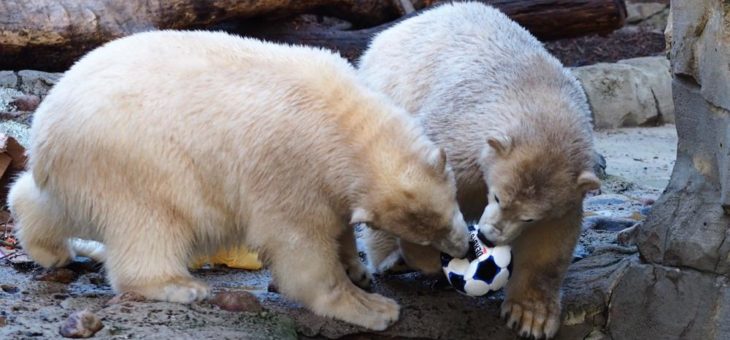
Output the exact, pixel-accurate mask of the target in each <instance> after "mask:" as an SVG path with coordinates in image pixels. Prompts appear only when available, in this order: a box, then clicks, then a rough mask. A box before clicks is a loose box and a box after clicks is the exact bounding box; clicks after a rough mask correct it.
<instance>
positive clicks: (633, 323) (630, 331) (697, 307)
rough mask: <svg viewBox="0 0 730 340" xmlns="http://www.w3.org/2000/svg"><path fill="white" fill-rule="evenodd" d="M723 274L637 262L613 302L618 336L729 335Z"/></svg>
mask: <svg viewBox="0 0 730 340" xmlns="http://www.w3.org/2000/svg"><path fill="white" fill-rule="evenodd" d="M729 292H730V290H728V279H727V278H726V277H724V276H718V275H714V274H707V273H702V272H698V271H694V270H686V269H679V268H671V267H659V266H653V265H645V264H638V263H635V264H633V265H632V266H631V267H629V269H628V270H627V271H626V273H625V274H624V275H623V276H622V279H621V281H620V282H619V283H618V285H617V286H616V288H615V290H614V291H613V296H614V297H613V299H612V301H611V304H610V305H609V315H610V318H609V324H608V326H607V328H608V330H609V333H610V335H611V336H612V337H613V338H614V339H718V340H719V339H727V338H728V335H729V334H730V326H728V322H727V321H728V320H730V295H729V294H728V293H729Z"/></svg>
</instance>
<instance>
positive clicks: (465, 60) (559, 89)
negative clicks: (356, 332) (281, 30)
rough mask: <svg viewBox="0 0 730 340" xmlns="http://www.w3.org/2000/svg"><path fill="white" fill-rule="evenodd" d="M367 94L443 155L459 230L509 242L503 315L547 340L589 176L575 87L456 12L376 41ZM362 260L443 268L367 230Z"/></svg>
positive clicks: (530, 45)
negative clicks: (475, 229)
mask: <svg viewBox="0 0 730 340" xmlns="http://www.w3.org/2000/svg"><path fill="white" fill-rule="evenodd" d="M359 74H360V76H361V77H362V78H363V79H365V80H366V81H367V82H368V84H369V85H370V86H372V87H373V88H374V89H376V90H378V91H382V92H384V93H386V94H388V95H389V96H390V97H391V98H393V99H394V100H395V101H396V102H397V103H398V104H400V105H402V106H403V107H404V108H406V109H407V110H408V111H409V112H411V113H412V114H413V115H415V116H417V117H418V118H419V119H420V120H421V122H422V125H423V126H424V128H425V129H426V133H427V134H428V136H429V137H430V138H431V139H432V140H433V141H434V142H435V143H436V144H437V145H439V146H441V147H443V148H444V149H445V150H446V153H447V155H448V159H449V163H450V164H451V165H452V167H453V169H454V172H455V175H456V181H457V199H458V201H459V204H460V207H461V209H462V213H463V214H464V216H465V218H466V219H467V220H471V221H479V224H480V226H481V228H482V230H483V231H485V236H486V237H487V238H489V239H490V240H491V241H493V242H495V243H496V244H512V246H513V252H514V275H513V276H512V278H511V279H510V282H509V284H508V285H507V289H506V297H505V301H504V303H503V304H502V313H503V314H504V315H509V320H508V323H509V325H510V326H515V325H516V326H517V328H518V330H519V332H520V334H522V335H525V336H532V337H536V338H540V337H543V336H545V337H552V336H553V335H555V333H556V332H557V330H558V326H559V324H560V286H561V283H562V280H563V277H564V274H565V271H566V269H567V267H568V265H569V264H570V260H571V258H572V252H573V248H574V247H575V244H576V241H577V238H578V234H579V233H580V225H581V217H582V201H583V197H584V195H585V193H586V192H587V191H589V190H592V189H595V188H598V187H599V185H600V182H599V180H598V178H597V177H596V176H595V174H594V173H593V170H592V169H593V144H592V143H593V140H592V129H591V123H590V111H589V107H588V104H587V101H586V97H585V95H584V93H583V90H582V89H581V87H580V84H579V83H578V81H577V80H576V79H575V77H573V76H572V75H571V74H570V72H569V71H568V70H567V69H565V68H564V67H563V66H562V65H561V64H560V62H559V61H558V60H556V59H555V58H554V57H553V56H551V55H550V54H549V53H548V52H547V51H546V50H545V49H544V48H543V46H542V44H541V43H540V42H539V41H538V40H537V39H535V38H534V37H533V36H532V35H531V34H530V33H528V32H527V31H526V30H524V29H523V28H522V27H520V26H519V25H518V24H516V23H515V22H514V21H512V20H510V19H509V18H508V17H507V16H505V15H504V14H502V13H501V12H499V11H498V10H496V9H494V8H492V7H489V6H485V5H483V4H479V3H475V2H473V3H453V4H444V5H442V6H440V7H437V8H434V9H432V10H429V11H426V12H425V13H423V14H421V15H418V16H415V17H413V18H410V19H407V20H405V21H403V22H401V23H399V24H397V25H395V26H393V27H391V28H389V29H387V30H385V31H383V32H381V33H380V34H379V35H378V36H376V37H375V39H374V40H373V42H372V44H371V45H370V47H369V49H368V50H367V51H366V53H365V54H364V55H363V57H362V59H361V60H360V64H359ZM366 244H367V245H368V248H369V250H368V257H369V259H370V261H371V263H373V264H374V267H375V268H376V269H378V270H384V269H387V268H388V267H390V266H392V265H393V263H394V262H396V261H397V260H398V258H399V257H402V258H403V259H404V260H405V262H406V263H407V264H409V265H410V266H413V267H416V268H418V269H421V270H424V271H438V270H440V266H439V261H438V252H435V251H433V250H431V249H430V248H427V247H420V246H419V245H416V244H413V243H411V242H408V240H404V239H401V240H397V239H396V238H394V237H393V236H392V235H387V234H383V233H382V232H380V231H377V230H376V231H373V232H370V233H368V234H367V239H366Z"/></svg>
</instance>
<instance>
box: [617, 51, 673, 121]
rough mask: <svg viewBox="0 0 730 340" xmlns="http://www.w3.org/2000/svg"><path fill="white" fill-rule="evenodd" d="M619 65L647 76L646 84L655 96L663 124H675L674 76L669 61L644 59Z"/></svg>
mask: <svg viewBox="0 0 730 340" xmlns="http://www.w3.org/2000/svg"><path fill="white" fill-rule="evenodd" d="M619 63H622V64H627V65H631V66H634V67H636V68H637V69H638V70H639V71H641V73H642V74H643V75H644V76H645V79H646V83H645V84H644V86H649V88H650V89H651V93H652V95H653V96H654V101H655V103H656V107H657V110H658V111H659V114H660V115H661V122H662V123H674V100H673V99H672V75H671V73H670V72H669V67H670V66H669V59H667V58H665V57H642V58H632V59H625V60H620V61H619Z"/></svg>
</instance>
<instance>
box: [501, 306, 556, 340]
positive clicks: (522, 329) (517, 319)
mask: <svg viewBox="0 0 730 340" xmlns="http://www.w3.org/2000/svg"><path fill="white" fill-rule="evenodd" d="M501 314H502V318H505V317H507V318H508V319H507V326H508V327H509V328H512V329H516V330H517V331H518V332H519V335H520V336H521V337H526V338H527V337H532V338H535V339H541V338H546V339H550V338H552V337H553V336H555V333H557V332H558V328H559V327H560V303H559V302H553V301H550V299H545V300H542V301H538V300H534V299H531V300H521V301H515V300H509V299H508V300H505V301H504V302H503V303H502V313H501Z"/></svg>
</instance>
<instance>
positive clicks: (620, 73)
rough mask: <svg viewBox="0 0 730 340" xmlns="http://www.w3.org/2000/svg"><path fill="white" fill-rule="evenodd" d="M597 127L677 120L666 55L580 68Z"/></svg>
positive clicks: (578, 71)
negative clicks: (675, 118)
mask: <svg viewBox="0 0 730 340" xmlns="http://www.w3.org/2000/svg"><path fill="white" fill-rule="evenodd" d="M573 73H574V74H575V75H576V76H577V77H578V80H580V82H581V84H582V85H583V89H584V90H585V92H586V95H587V96H588V102H589V103H590V105H591V109H592V111H593V121H594V125H595V127H596V128H599V129H610V128H617V127H625V126H638V125H651V124H658V123H663V122H673V121H674V106H673V104H672V100H671V98H672V94H671V85H670V84H671V76H670V73H669V62H668V61H667V59H666V58H664V57H646V58H637V59H629V60H623V61H620V62H618V63H615V64H609V63H599V64H595V65H589V66H583V67H577V68H575V69H573Z"/></svg>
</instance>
